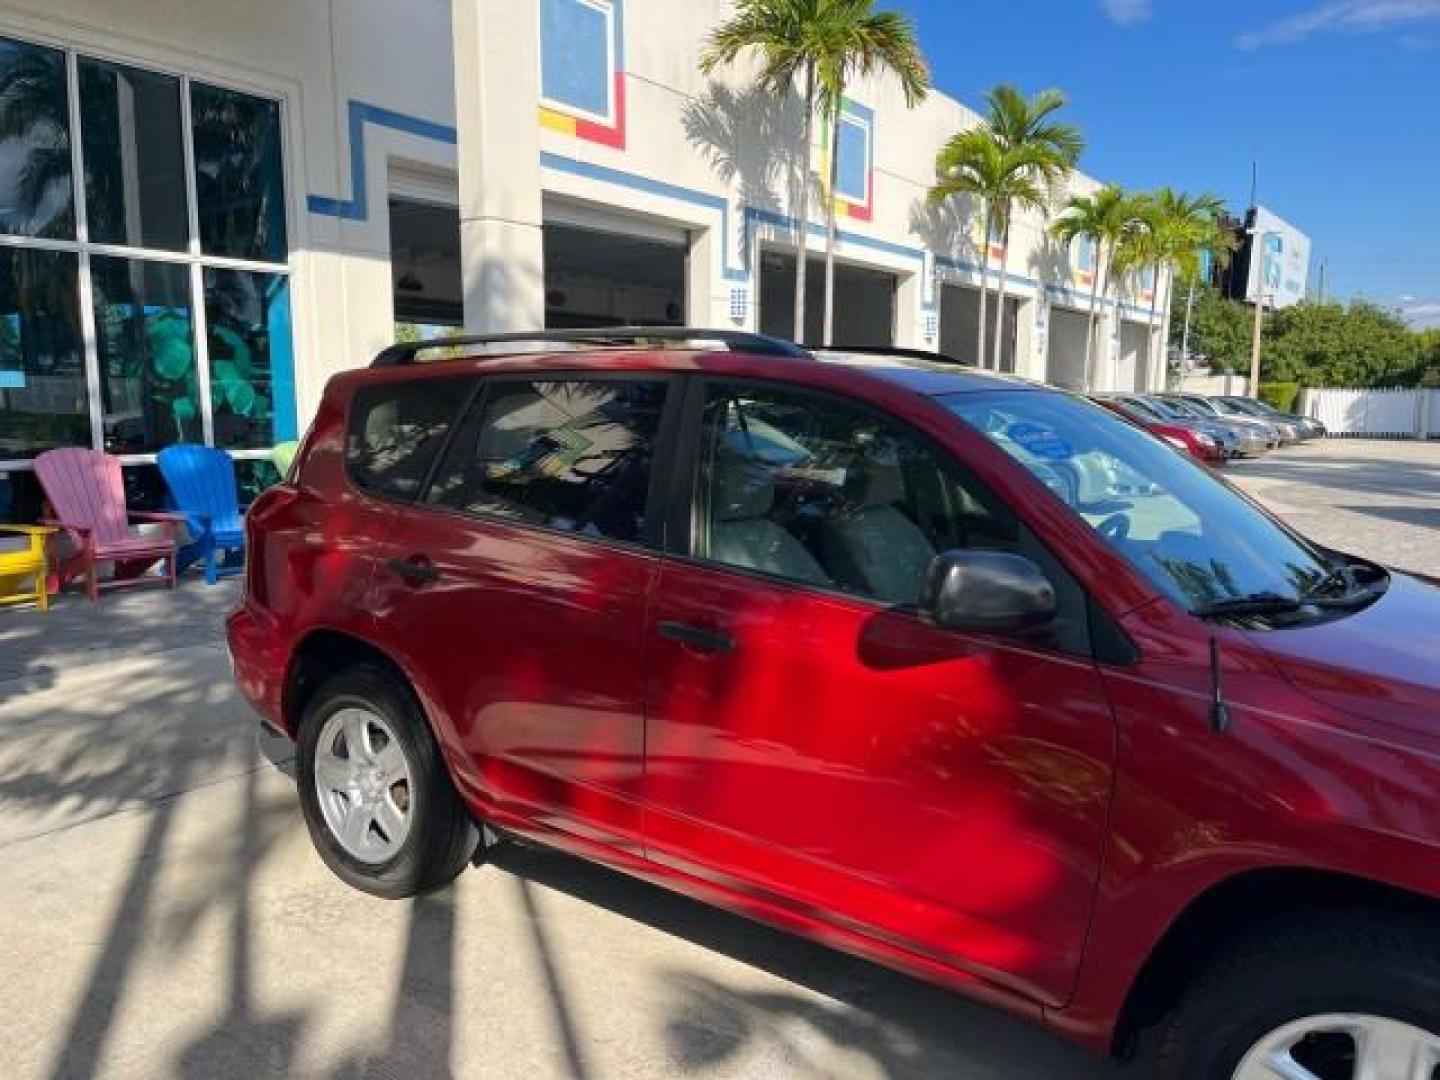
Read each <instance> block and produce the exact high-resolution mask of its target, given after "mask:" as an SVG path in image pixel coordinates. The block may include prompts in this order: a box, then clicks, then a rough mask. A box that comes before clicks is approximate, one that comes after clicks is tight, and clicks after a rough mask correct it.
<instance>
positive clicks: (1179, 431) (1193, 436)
mask: <svg viewBox="0 0 1440 1080" xmlns="http://www.w3.org/2000/svg"><path fill="white" fill-rule="evenodd" d="M1090 400H1091V401H1093V402H1095V404H1097V405H1099V406H1101V407H1102V408H1105V409H1108V410H1110V411H1111V412H1113V413H1115V414H1116V415H1117V416H1123V417H1124V418H1125V419H1126V420H1129V421H1130V422H1131V423H1132V424H1135V425H1136V426H1138V427H1142V428H1144V429H1145V430H1146V431H1148V432H1150V434H1151V435H1154V436H1156V437H1157V438H1160V439H1163V440H1164V441H1165V442H1167V443H1169V444H1170V445H1171V446H1173V447H1175V448H1176V449H1177V450H1183V451H1185V453H1187V454H1189V455H1190V456H1191V457H1193V458H1195V459H1196V460H1197V461H1203V462H1205V463H1206V464H1209V465H1221V464H1224V462H1225V461H1226V459H1227V458H1228V457H1229V455H1228V454H1227V453H1226V451H1225V446H1224V444H1223V443H1222V441H1221V439H1220V438H1219V437H1218V436H1216V435H1213V434H1211V433H1209V432H1207V431H1202V430H1200V429H1199V428H1198V427H1186V426H1183V425H1181V424H1172V423H1167V422H1165V421H1163V420H1160V419H1157V418H1156V416H1155V415H1154V414H1153V413H1150V412H1147V411H1146V410H1144V409H1142V408H1140V407H1139V406H1138V404H1136V403H1134V402H1131V401H1127V400H1125V399H1124V398H1121V397H1118V396H1113V395H1110V394H1091V395H1090Z"/></svg>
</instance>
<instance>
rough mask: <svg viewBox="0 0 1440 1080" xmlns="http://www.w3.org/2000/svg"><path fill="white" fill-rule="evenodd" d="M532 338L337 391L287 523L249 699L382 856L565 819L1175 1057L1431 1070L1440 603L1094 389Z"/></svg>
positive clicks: (1049, 1019) (1182, 1065) (1039, 1012)
mask: <svg viewBox="0 0 1440 1080" xmlns="http://www.w3.org/2000/svg"><path fill="white" fill-rule="evenodd" d="M531 338H538V339H542V340H545V341H551V340H554V341H557V343H559V342H563V343H564V344H565V345H568V346H569V350H568V351H558V352H553V353H551V352H547V353H540V354H534V353H531V354H527V355H494V352H495V350H497V349H504V348H506V347H507V341H508V340H509V339H506V340H500V339H494V338H473V339H457V340H459V341H460V342H461V344H462V345H463V344H469V345H472V346H474V347H475V348H477V349H478V348H481V347H484V348H487V349H489V350H490V351H491V354H490V355H473V354H472V355H467V356H460V357H457V358H452V359H437V360H435V361H434V362H429V363H422V362H419V360H420V358H421V357H422V355H423V354H424V353H425V351H426V350H429V349H434V348H437V347H439V346H441V345H452V344H453V343H451V342H441V343H438V344H437V343H434V342H432V343H427V344H418V345H407V346H396V347H394V348H392V349H390V350H387V351H386V352H385V353H383V354H382V355H381V356H380V357H379V358H378V360H377V362H376V364H375V365H374V366H372V367H371V368H369V369H368V370H364V371H355V372H349V373H346V374H342V375H339V376H337V377H335V378H334V379H333V380H332V381H331V382H330V384H329V386H328V387H327V389H326V391H325V395H324V399H323V402H322V404H321V406H320V409H319V413H318V415H317V417H316V419H315V421H314V424H313V426H312V428H311V430H310V432H309V434H308V435H307V436H306V438H305V441H304V445H303V447H302V448H301V451H300V454H299V456H298V458H297V459H296V463H295V465H294V466H293V467H292V470H291V472H290V475H289V476H288V477H287V479H286V481H285V482H284V483H283V484H281V485H279V486H277V487H274V488H271V489H270V490H268V491H267V492H265V494H264V495H262V496H261V497H260V499H259V500H257V502H256V503H255V504H254V506H253V508H252V509H251V511H250V513H249V515H248V519H247V531H248V539H249V545H250V546H249V558H248V561H247V569H246V591H245V594H244V597H243V600H242V602H241V605H240V607H239V608H238V609H237V610H236V611H235V613H234V614H233V615H231V617H230V619H229V622H228V632H229V644H230V652H231V656H232V659H233V661H234V668H235V676H236V680H237V683H238V686H239V688H240V691H241V693H242V694H243V696H244V698H245V699H246V700H248V701H249V702H251V703H252V704H253V706H254V707H255V709H256V710H257V711H258V713H259V714H260V717H261V720H262V723H263V725H264V728H265V729H266V730H267V731H268V732H269V733H270V736H271V737H272V739H275V740H279V741H281V742H282V743H283V744H284V745H285V746H287V747H288V746H290V744H291V742H292V741H293V743H294V751H295V767H296V773H297V776H298V783H299V790H300V801H301V806H302V809H303V812H304V815H305V820H306V823H307V825H308V827H309V830H310V835H311V837H312V839H313V841H314V843H315V845H316V848H317V850H318V851H319V853H320V855H321V856H322V857H323V858H324V860H325V861H326V863H327V864H328V865H329V866H330V867H331V869H332V870H333V871H334V872H335V873H336V874H337V875H338V876H339V877H340V878H342V879H343V880H345V881H346V882H349V883H350V884H352V885H353V886H355V887H356V888H359V889H363V890H365V891H367V892H370V893H373V894H376V895H379V896H385V897H404V896H410V895H413V894H415V893H418V892H421V891H424V890H428V889H434V888H437V887H440V886H443V885H445V884H446V883H448V882H449V881H450V880H452V879H453V878H454V877H455V876H456V875H457V874H459V873H460V872H461V871H462V870H463V869H464V868H465V867H466V866H467V865H469V864H470V863H471V862H472V861H473V860H474V859H475V858H476V857H477V856H480V857H483V855H484V853H485V849H484V847H483V845H484V844H485V843H488V842H489V840H488V839H487V837H492V836H496V835H498V836H506V835H511V836H518V837H524V838H528V839H530V840H533V841H538V842H542V843H545V844H549V845H553V846H555V847H557V848H561V849H564V850H566V851H570V852H573V853H575V854H578V855H581V856H584V857H586V858H590V859H594V860H597V861H599V862H602V863H605V864H608V865H611V866H614V867H618V868H620V869H622V870H625V871H627V872H629V873H632V874H635V875H638V876H640V877H643V878H647V879H649V880H652V881H656V882H659V883H661V884H663V885H666V886H668V887H670V888H673V889H677V890H679V891H682V892H685V893H688V894H690V895H693V896H697V897H701V898H704V899H706V900H709V901H712V902H714V903H716V904H720V905H723V906H725V907H728V908H731V909H734V910H736V911H739V912H743V913H745V914H747V915H749V916H752V917H754V918H757V919H762V920H765V921H767V922H771V923H774V924H776V925H779V926H782V927H786V928H789V929H791V930H795V931H798V932H800V933H802V934H806V935H809V936H810V937H812V938H815V939H816V940H819V941H822V942H825V943H827V944H829V945H831V946H835V947H838V948H842V949H847V950H851V951H853V952H855V953H858V954H862V955H864V956H868V957H871V958H874V959H876V960H879V961H881V962H884V963H886V964H890V965H893V966H895V967H897V968H901V969H903V970H905V971H909V972H911V973H913V974H916V975H919V976H922V977H924V978H928V979H932V980H935V981H938V982H941V983H944V984H946V985H949V986H951V987H954V988H956V989H958V990H960V991H962V992H964V993H966V994H969V995H972V996H974V997H976V998H979V999H980V1000H982V1001H985V1002H989V1003H992V1004H994V1005H997V1006H1001V1007H1004V1008H1006V1009H1009V1010H1012V1011H1014V1012H1016V1013H1018V1014H1020V1015H1022V1016H1026V1017H1029V1018H1031V1019H1033V1020H1035V1021H1037V1022H1041V1023H1044V1024H1047V1025H1049V1026H1050V1027H1051V1028H1052V1029H1054V1030H1056V1031H1058V1032H1060V1033H1062V1034H1064V1035H1066V1036H1068V1037H1070V1038H1073V1039H1076V1040H1079V1041H1080V1042H1082V1043H1084V1044H1086V1045H1088V1046H1090V1047H1092V1048H1094V1049H1095V1050H1098V1051H1101V1052H1106V1053H1113V1054H1117V1055H1120V1056H1122V1057H1128V1058H1130V1059H1132V1060H1133V1061H1134V1062H1135V1064H1136V1074H1137V1075H1138V1076H1141V1077H1145V1078H1147V1080H1215V1078H1217V1077H1219V1078H1233V1080H1252V1078H1256V1077H1271V1076H1275V1077H1294V1078H1301V1077H1304V1078H1314V1077H1318V1078H1320V1080H1357V1078H1384V1080H1389V1078H1398V1077H1404V1078H1407V1080H1433V1078H1434V1077H1435V1075H1436V1069H1437V1068H1440V663H1437V660H1436V658H1437V656H1440V587H1437V583H1435V582H1433V581H1430V580H1426V579H1422V578H1419V577H1415V576H1411V575H1407V574H1404V573H1400V572H1393V571H1388V570H1386V569H1385V568H1383V567H1381V566H1378V565H1376V564H1374V563H1372V562H1369V561H1367V560H1365V559H1362V558H1357V557H1355V556H1352V555H1346V554H1341V553H1340V552H1337V551H1332V550H1327V549H1325V548H1322V547H1320V546H1318V545H1316V544H1314V543H1311V542H1310V541H1308V540H1306V539H1305V538H1304V537H1302V536H1300V535H1298V534H1296V533H1295V532H1294V531H1292V530H1291V529H1290V528H1288V527H1287V526H1286V525H1284V524H1283V523H1281V522H1280V521H1278V520H1277V519H1275V518H1273V517H1272V516H1271V515H1270V514H1268V513H1267V512H1266V511H1265V510H1264V509H1262V508H1261V507H1259V506H1258V505H1256V504H1254V503H1252V502H1251V501H1249V500H1248V499H1246V498H1244V497H1243V496H1241V495H1239V494H1237V493H1236V492H1235V491H1233V490H1232V489H1231V488H1230V487H1229V485H1227V484H1225V483H1224V482H1223V481H1221V480H1220V479H1219V478H1218V477H1216V476H1215V475H1213V474H1212V473H1211V471H1210V470H1208V469H1205V468H1203V467H1199V466H1198V465H1197V464H1195V463H1194V462H1193V461H1191V460H1189V459H1187V458H1186V457H1185V456H1184V455H1181V454H1176V453H1173V452H1172V451H1171V450H1170V448H1168V447H1166V446H1164V445H1162V444H1161V443H1160V442H1159V441H1158V440H1156V439H1154V438H1152V437H1150V436H1149V435H1147V434H1145V433H1144V432H1142V431H1140V430H1138V429H1137V428H1136V427H1135V425H1134V424H1132V423H1128V422H1125V421H1123V420H1121V419H1120V418H1119V417H1116V416H1114V415H1113V414H1112V413H1110V412H1107V411H1106V410H1104V409H1101V408H1099V407H1097V406H1096V405H1094V404H1093V403H1091V402H1088V401H1086V400H1084V399H1083V398H1080V397H1078V396H1075V395H1072V394H1068V393H1064V392H1059V391H1055V390H1051V389H1049V388H1045V387H1039V386H1036V385H1033V384H1029V383H1026V382H1023V381H1020V380H1015V379H1009V378H1006V377H1003V376H997V375H989V374H985V373H981V372H977V371H973V370H968V371H967V370H964V369H958V368H955V367H953V366H943V365H937V364H927V363H923V362H917V361H907V360H903V359H899V358H894V359H891V360H888V361H886V360H884V359H883V358H882V359H877V358H876V357H873V356H872V357H868V358H865V359H864V360H863V361H861V360H856V361H855V362H853V363H851V362H844V358H843V357H842V358H839V360H840V362H821V361H818V360H816V359H815V358H814V357H812V356H811V355H809V354H808V353H805V352H804V351H803V350H800V349H798V348H796V347H794V346H790V345H787V344H784V343H779V342H774V341H771V340H770V339H764V338H756V337H751V336H745V335H736V334H727V333H724V332H710V331H685V330H674V329H667V330H653V331H648V330H634V331H630V330H626V331H603V332H592V333H589V334H574V333H572V334H560V333H542V334H538V335H531ZM657 341H658V342H663V343H665V344H667V345H668V346H669V347H666V348H654V347H651V346H652V345H653V344H654V343H656V342H657ZM577 343H578V344H580V345H581V346H582V348H580V349H578V350H577V349H576V348H575V346H576V344H577ZM587 343H588V347H583V346H586V345H587ZM515 347H516V348H517V349H518V348H520V347H521V346H520V345H518V344H517V345H516V346H515ZM481 823H483V824H484V826H485V829H484V830H483V831H482V830H481V828H480V824H481ZM344 947H348V945H346V946H344Z"/></svg>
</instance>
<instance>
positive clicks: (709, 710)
mask: <svg viewBox="0 0 1440 1080" xmlns="http://www.w3.org/2000/svg"><path fill="white" fill-rule="evenodd" d="M691 399H692V400H691V402H690V404H689V405H688V406H687V413H686V418H685V427H686V428H688V429H690V430H691V432H692V436H693V440H694V441H693V442H692V444H691V447H690V452H691V454H692V455H693V457H694V459H695V467H694V469H693V470H691V471H692V473H693V482H692V483H691V497H692V498H693V504H694V505H693V510H692V512H691V514H690V521H692V522H693V528H692V529H691V530H690V532H691V535H690V536H689V537H688V539H686V540H685V541H684V546H683V549H682V550H680V551H679V552H677V553H676V554H677V555H678V556H679V557H677V558H675V559H673V560H671V561H669V562H667V564H666V565H665V567H664V568H663V570H662V572H661V579H660V585H659V588H658V590H657V592H656V597H655V602H654V604H653V605H652V610H651V614H650V638H651V641H652V642H653V643H654V644H655V646H656V647H655V649H654V653H653V661H652V662H651V664H650V670H649V681H648V686H647V691H646V709H647V717H648V727H647V737H646V746H645V749H646V757H647V770H646V777H645V795H646V804H647V808H648V809H647V818H646V849H647V854H648V855H649V857H650V858H651V859H653V860H656V861H659V862H662V863H667V864H671V865H673V866H675V867H677V868H680V869H683V870H685V871H687V872H689V873H692V874H696V875H699V876H701V877H705V878H708V879H710V880H712V881H715V882H717V883H720V884H722V885H724V886H726V887H728V888H732V889H741V890H746V891H749V892H751V893H755V894H759V895H761V896H764V897H777V896H778V897H782V898H784V899H786V900H788V901H789V902H790V903H792V904H794V905H796V906H798V907H800V908H801V909H803V910H804V911H805V912H806V913H808V914H810V915H812V916H815V917H818V918H820V919H822V920H830V921H833V922H835V923H837V924H839V925H841V926H845V927H848V928H851V929H857V928H858V929H860V930H861V931H863V932H864V933H866V934H869V935H870V936H872V937H873V938H876V939H879V940H880V941H882V942H885V943H888V944H890V945H893V946H898V947H900V948H902V949H905V950H909V951H911V952H918V953H921V954H923V955H924V956H926V957H928V958H931V959H933V960H938V961H940V962H942V963H945V964H949V965H953V966H958V967H961V968H965V969H969V970H971V971H973V972H978V973H981V974H983V975H985V976H988V977H990V978H993V979H996V980H999V981H1002V982H1006V983H1008V984H1010V985H1011V986H1012V988H1016V989H1020V990H1022V992H1026V993H1029V994H1031V995H1033V996H1036V997H1038V998H1040V999H1042V1000H1045V1001H1047V1002H1051V1003H1059V1002H1061V1001H1063V1000H1064V999H1065V998H1066V996H1067V995H1068V993H1069V992H1070V989H1071V988H1072V986H1073V983H1074V979H1075V976H1076V971H1077V967H1078V964H1079V960H1080V955H1081V950H1082V947H1083V944H1084V940H1085V931H1086V926H1087V923H1088V920H1089V917H1090V912H1091V908H1092V902H1093V896H1094V891H1095V885H1096V880H1097V875H1098V870H1099V866H1100V861H1101V855H1102V849H1103V846H1104V841H1105V823H1106V813H1107V807H1108V803H1109V798H1110V790H1111V779H1112V775H1113V768H1114V762H1113V758H1114V745H1115V734H1114V725H1113V721H1112V718H1111V715H1110V711H1109V709H1108V707H1107V704H1106V700H1105V696H1104V693H1103V690H1102V686H1101V682H1100V679H1099V675H1098V672H1097V669H1096V665H1095V663H1094V661H1093V660H1092V659H1091V657H1090V655H1089V651H1090V650H1089V637H1090V630H1089V626H1090V611H1089V603H1088V600H1087V598H1086V596H1085V594H1084V592H1083V590H1081V589H1080V587H1079V586H1078V585H1077V584H1076V583H1075V581H1074V580H1073V579H1072V578H1071V577H1070V576H1069V574H1067V573H1066V571H1065V570H1064V568H1063V567H1062V565H1061V564H1060V562H1059V561H1058V560H1056V559H1055V558H1053V557H1052V556H1051V555H1050V553H1049V552H1047V551H1046V550H1045V549H1044V548H1043V546H1042V545H1040V544H1039V543H1038V542H1037V541H1036V539H1035V538H1034V536H1033V535H1031V534H1030V532H1029V531H1028V530H1027V529H1026V528H1025V526H1023V525H1022V524H1021V523H1020V521H1019V520H1018V519H1017V518H1016V516H1015V515H1014V514H1013V513H1010V512H1009V511H1008V510H1007V509H1006V508H1005V507H1004V506H1002V505H1000V504H998V503H997V502H996V501H995V500H994V499H993V498H992V497H991V496H990V495H989V493H988V492H987V491H985V489H983V488H982V487H981V486H980V485H979V484H978V483H977V482H975V480H974V479H973V478H972V477H971V476H970V475H969V474H968V473H967V472H966V471H964V470H963V469H961V468H960V467H959V466H958V464H957V463H955V462H953V461H951V460H948V459H947V457H946V455H945V454H944V453H943V452H942V451H941V450H940V449H939V448H937V447H936V446H935V445H934V444H933V443H931V442H929V441H928V440H927V439H925V438H923V437H921V436H920V435H919V434H917V433H916V432H915V431H913V430H911V429H909V428H907V427H905V426H904V425H901V424H899V423H897V422H895V421H894V420H892V419H889V418H887V417H885V416H883V415H880V414H878V413H876V412H874V411H872V410H870V409H869V408H867V407H865V406H864V405H862V404H861V403H859V402H856V401H853V400H848V399H842V398H836V397H832V396H829V395H822V394H818V393H814V392H811V391H807V390H801V389H795V388H792V387H787V386H782V385H779V384H773V383H765V382H758V381H725V380H710V381H707V382H705V383H704V384H703V385H702V386H701V388H698V389H696V390H695V391H694V392H693V393H692V395H691ZM683 524H684V523H683V522H682V529H681V531H683ZM961 547H981V548H996V549H1001V550H1010V551H1016V552H1021V553H1024V554H1027V555H1029V556H1031V557H1032V558H1034V559H1035V560H1036V561H1037V562H1038V563H1040V565H1041V566H1042V568H1043V569H1044V570H1045V572H1046V573H1047V575H1048V576H1049V577H1050V578H1051V581H1052V583H1053V584H1054V585H1055V588H1056V591H1057V594H1058V596H1059V600H1060V615H1059V617H1058V619H1057V620H1056V622H1055V623H1054V625H1053V626H1051V627H1050V628H1049V629H1048V630H1047V631H1045V632H1044V633H1043V634H1041V635H1039V636H1032V637H1030V638H1005V637H998V636H987V635H983V634H963V633H957V632H952V631H946V630H941V629H938V628H936V627H934V626H932V625H930V624H929V623H927V622H926V621H925V620H924V619H923V618H922V617H921V616H920V614H919V612H918V609H917V608H916V606H915V605H916V601H918V600H919V598H920V593H921V587H922V581H923V577H924V574H925V571H926V569H927V567H928V565H929V562H930V560H931V559H932V558H933V557H934V555H935V554H936V553H937V552H938V551H941V550H946V549H951V548H961Z"/></svg>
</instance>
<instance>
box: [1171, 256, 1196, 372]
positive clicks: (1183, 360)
mask: <svg viewBox="0 0 1440 1080" xmlns="http://www.w3.org/2000/svg"><path fill="white" fill-rule="evenodd" d="M1194 315H1195V279H1194V278H1191V279H1190V292H1189V295H1188V296H1187V297H1186V298H1185V329H1184V330H1182V331H1180V374H1181V376H1182V377H1183V376H1184V374H1185V365H1187V364H1188V363H1189V362H1190V320H1191V318H1192V317H1194ZM1166 385H1167V386H1168V385H1169V379H1168V378H1167V379H1166Z"/></svg>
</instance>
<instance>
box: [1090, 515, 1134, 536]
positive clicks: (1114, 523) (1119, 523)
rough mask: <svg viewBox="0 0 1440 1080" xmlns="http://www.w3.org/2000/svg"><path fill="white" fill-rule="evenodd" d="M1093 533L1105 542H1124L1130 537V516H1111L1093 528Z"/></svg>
mask: <svg viewBox="0 0 1440 1080" xmlns="http://www.w3.org/2000/svg"><path fill="white" fill-rule="evenodd" d="M1095 531H1096V532H1098V533H1099V534H1100V535H1101V536H1103V537H1104V538H1105V539H1106V540H1112V541H1115V542H1119V541H1122V540H1125V539H1127V538H1128V537H1129V536H1130V515H1129V514H1111V515H1110V516H1109V517H1107V518H1106V519H1105V520H1104V521H1102V522H1100V524H1099V525H1096V526H1095Z"/></svg>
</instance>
